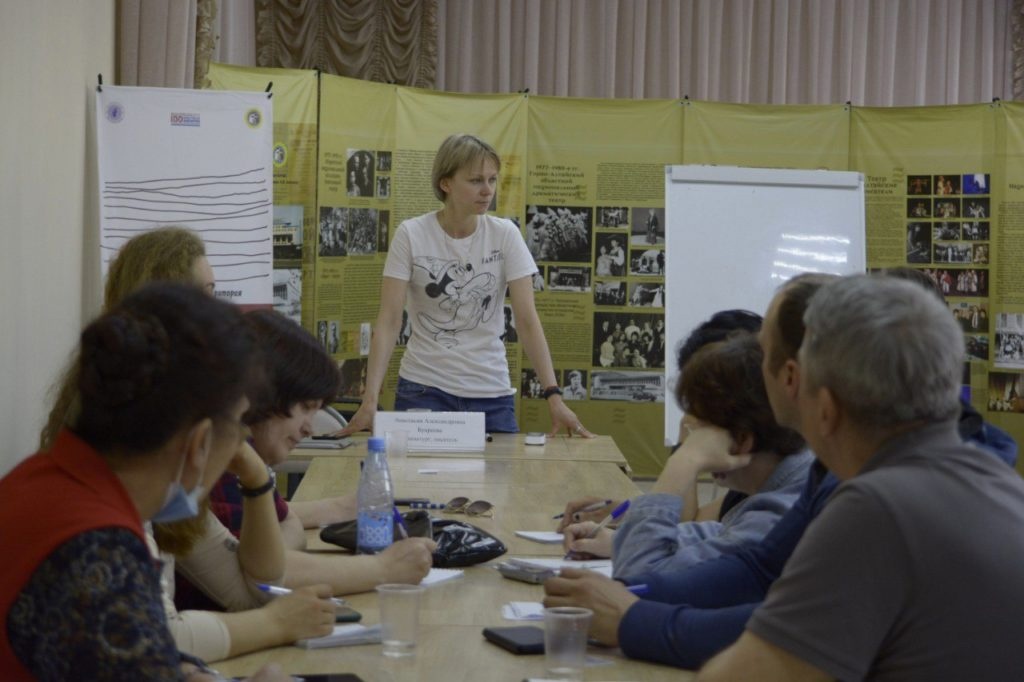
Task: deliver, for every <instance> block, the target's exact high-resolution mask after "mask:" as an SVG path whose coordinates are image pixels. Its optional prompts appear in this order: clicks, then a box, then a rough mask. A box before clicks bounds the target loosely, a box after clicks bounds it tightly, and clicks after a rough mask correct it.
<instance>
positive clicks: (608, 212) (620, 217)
mask: <svg viewBox="0 0 1024 682" xmlns="http://www.w3.org/2000/svg"><path fill="white" fill-rule="evenodd" d="M597 226H598V227H600V228H603V229H616V228H623V227H629V207H628V206H598V207H597Z"/></svg>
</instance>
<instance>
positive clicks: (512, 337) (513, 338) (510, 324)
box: [500, 303, 519, 343]
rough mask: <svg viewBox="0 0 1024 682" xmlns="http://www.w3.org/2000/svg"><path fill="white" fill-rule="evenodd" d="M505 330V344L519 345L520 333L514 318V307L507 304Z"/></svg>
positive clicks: (503, 333) (502, 336)
mask: <svg viewBox="0 0 1024 682" xmlns="http://www.w3.org/2000/svg"><path fill="white" fill-rule="evenodd" d="M504 307H505V330H504V331H503V332H502V333H501V337H500V338H501V340H502V342H503V343H519V332H517V331H516V320H515V318H514V317H513V316H512V306H510V305H509V304H508V303H506V304H505V306H504Z"/></svg>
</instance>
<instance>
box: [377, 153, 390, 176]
mask: <svg viewBox="0 0 1024 682" xmlns="http://www.w3.org/2000/svg"><path fill="white" fill-rule="evenodd" d="M377 170H378V171H380V172H381V173H387V172H389V171H390V170H391V152H377Z"/></svg>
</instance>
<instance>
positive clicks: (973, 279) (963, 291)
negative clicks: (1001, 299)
mask: <svg viewBox="0 0 1024 682" xmlns="http://www.w3.org/2000/svg"><path fill="white" fill-rule="evenodd" d="M924 273H925V274H926V275H928V276H929V277H931V278H932V280H933V281H934V282H935V283H936V284H938V285H939V289H941V290H942V294H943V295H944V296H968V297H970V296H981V297H983V298H987V297H988V270H982V269H978V268H966V269H959V268H958V269H953V268H925V269H924Z"/></svg>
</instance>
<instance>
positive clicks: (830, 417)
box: [816, 386, 842, 436]
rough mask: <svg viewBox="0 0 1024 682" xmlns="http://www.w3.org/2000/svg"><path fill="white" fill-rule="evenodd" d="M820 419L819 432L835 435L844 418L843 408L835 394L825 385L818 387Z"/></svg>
mask: <svg viewBox="0 0 1024 682" xmlns="http://www.w3.org/2000/svg"><path fill="white" fill-rule="evenodd" d="M817 402H818V409H817V415H816V418H817V420H818V428H819V430H820V431H819V432H820V433H821V435H822V436H833V435H835V433H836V431H837V430H838V429H839V423H840V421H841V420H842V409H841V408H840V405H839V402H838V401H837V400H836V397H835V395H834V394H833V393H832V391H830V390H829V389H827V388H825V387H824V386H822V387H820V388H818V401H817Z"/></svg>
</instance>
